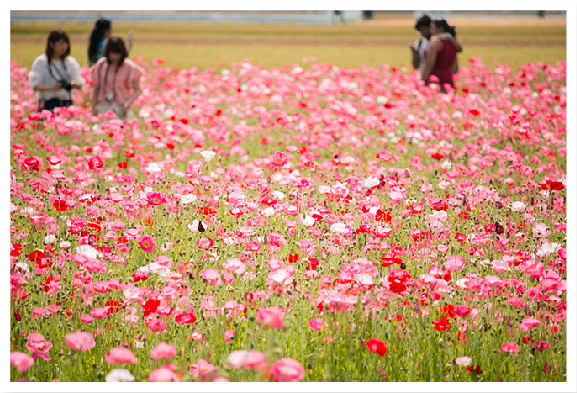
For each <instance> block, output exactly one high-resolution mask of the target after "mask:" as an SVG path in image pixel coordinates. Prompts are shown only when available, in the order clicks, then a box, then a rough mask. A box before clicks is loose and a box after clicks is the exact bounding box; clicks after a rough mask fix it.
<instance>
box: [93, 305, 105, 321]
mask: <svg viewBox="0 0 577 393" xmlns="http://www.w3.org/2000/svg"><path fill="white" fill-rule="evenodd" d="M90 315H92V316H93V317H94V318H96V319H102V318H104V317H105V316H107V315H108V310H107V309H106V307H98V308H93V309H92V310H90Z"/></svg>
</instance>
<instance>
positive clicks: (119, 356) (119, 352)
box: [104, 347, 138, 364]
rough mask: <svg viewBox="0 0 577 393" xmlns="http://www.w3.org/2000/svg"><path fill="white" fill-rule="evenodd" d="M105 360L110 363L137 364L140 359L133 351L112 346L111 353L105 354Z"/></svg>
mask: <svg viewBox="0 0 577 393" xmlns="http://www.w3.org/2000/svg"><path fill="white" fill-rule="evenodd" d="M104 360H105V361H106V363H108V364H135V363H138V359H137V358H136V356H134V354H133V353H132V351H130V350H129V349H126V348H124V347H116V348H110V353H105V354H104Z"/></svg>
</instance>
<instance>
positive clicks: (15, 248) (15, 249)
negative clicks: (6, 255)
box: [10, 243, 22, 257]
mask: <svg viewBox="0 0 577 393" xmlns="http://www.w3.org/2000/svg"><path fill="white" fill-rule="evenodd" d="M20 251H22V244H20V243H12V251H10V256H11V257H19V256H20Z"/></svg>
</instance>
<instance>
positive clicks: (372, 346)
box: [365, 338, 389, 357]
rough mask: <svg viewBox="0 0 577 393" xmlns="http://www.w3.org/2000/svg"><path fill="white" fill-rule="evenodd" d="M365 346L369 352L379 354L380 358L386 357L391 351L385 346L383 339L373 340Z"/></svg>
mask: <svg viewBox="0 0 577 393" xmlns="http://www.w3.org/2000/svg"><path fill="white" fill-rule="evenodd" d="M365 345H366V347H367V349H368V350H369V351H371V352H372V353H376V354H378V355H379V356H380V357H383V356H385V355H386V354H387V352H388V351H389V349H388V348H387V344H385V343H384V342H383V341H382V340H381V339H378V338H371V339H370V340H369V341H367V342H366V344H365Z"/></svg>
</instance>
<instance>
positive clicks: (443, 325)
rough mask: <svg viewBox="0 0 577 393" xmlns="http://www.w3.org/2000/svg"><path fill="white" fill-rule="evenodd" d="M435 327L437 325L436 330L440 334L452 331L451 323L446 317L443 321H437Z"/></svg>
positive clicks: (434, 323)
mask: <svg viewBox="0 0 577 393" xmlns="http://www.w3.org/2000/svg"><path fill="white" fill-rule="evenodd" d="M433 325H435V330H438V331H439V332H444V331H445V330H449V329H451V322H449V321H447V320H446V319H445V317H443V318H441V320H438V319H437V320H435V321H434V322H433Z"/></svg>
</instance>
